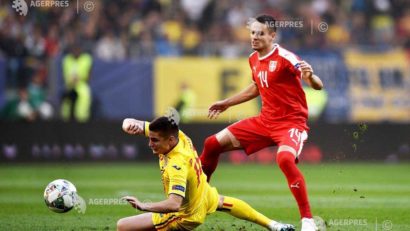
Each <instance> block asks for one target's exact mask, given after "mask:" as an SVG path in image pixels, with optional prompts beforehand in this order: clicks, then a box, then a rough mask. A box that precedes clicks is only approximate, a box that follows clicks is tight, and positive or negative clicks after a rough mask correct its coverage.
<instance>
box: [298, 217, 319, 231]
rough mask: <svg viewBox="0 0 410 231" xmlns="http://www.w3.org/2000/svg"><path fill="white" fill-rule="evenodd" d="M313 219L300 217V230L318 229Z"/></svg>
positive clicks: (314, 230)
mask: <svg viewBox="0 0 410 231" xmlns="http://www.w3.org/2000/svg"><path fill="white" fill-rule="evenodd" d="M318 230H319V229H318V228H317V227H316V224H315V221H314V220H313V218H303V219H302V230H301V231H318Z"/></svg>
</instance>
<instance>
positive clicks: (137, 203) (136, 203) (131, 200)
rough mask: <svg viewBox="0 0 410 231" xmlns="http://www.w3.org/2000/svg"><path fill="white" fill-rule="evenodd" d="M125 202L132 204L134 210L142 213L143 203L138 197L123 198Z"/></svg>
mask: <svg viewBox="0 0 410 231" xmlns="http://www.w3.org/2000/svg"><path fill="white" fill-rule="evenodd" d="M121 199H123V200H126V201H127V202H128V203H130V205H131V206H132V207H133V208H134V209H138V210H141V211H142V208H141V202H140V201H139V200H138V199H137V198H136V197H132V196H125V197H123V198H121Z"/></svg>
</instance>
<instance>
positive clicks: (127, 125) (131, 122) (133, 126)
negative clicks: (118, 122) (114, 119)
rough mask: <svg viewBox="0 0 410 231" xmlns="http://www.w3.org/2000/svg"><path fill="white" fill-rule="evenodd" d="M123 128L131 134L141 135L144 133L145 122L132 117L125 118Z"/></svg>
mask: <svg viewBox="0 0 410 231" xmlns="http://www.w3.org/2000/svg"><path fill="white" fill-rule="evenodd" d="M122 130H123V131H124V132H126V133H128V134H130V135H141V134H143V133H144V122H143V121H140V120H136V119H132V118H127V119H124V121H123V122H122Z"/></svg>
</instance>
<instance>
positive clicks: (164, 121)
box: [149, 116, 179, 138]
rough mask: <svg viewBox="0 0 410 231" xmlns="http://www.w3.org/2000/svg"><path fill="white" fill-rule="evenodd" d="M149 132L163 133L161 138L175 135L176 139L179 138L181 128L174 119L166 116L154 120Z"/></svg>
mask: <svg viewBox="0 0 410 231" xmlns="http://www.w3.org/2000/svg"><path fill="white" fill-rule="evenodd" d="M149 130H150V131H153V132H159V133H161V136H164V137H170V136H171V135H173V136H175V138H178V132H179V128H178V125H177V123H176V122H175V121H174V120H173V119H171V118H168V117H166V116H161V117H158V118H156V119H154V120H153V121H152V122H151V123H150V124H149Z"/></svg>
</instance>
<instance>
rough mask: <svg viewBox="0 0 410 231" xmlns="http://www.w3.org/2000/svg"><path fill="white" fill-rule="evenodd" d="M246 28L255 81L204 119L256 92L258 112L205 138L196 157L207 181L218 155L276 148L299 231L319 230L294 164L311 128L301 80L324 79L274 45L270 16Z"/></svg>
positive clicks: (315, 85) (314, 85)
mask: <svg viewBox="0 0 410 231" xmlns="http://www.w3.org/2000/svg"><path fill="white" fill-rule="evenodd" d="M249 28H250V33H251V34H250V36H251V45H252V49H253V50H254V52H253V53H252V54H251V55H250V56H249V65H250V68H251V69H252V80H253V83H251V84H250V85H249V86H248V87H247V88H245V89H244V90H242V91H241V92H239V93H238V94H236V95H234V96H232V97H229V98H227V99H224V100H221V101H218V102H216V103H214V104H213V105H211V107H210V108H209V115H208V117H209V118H210V119H213V118H216V117H217V116H218V115H219V114H220V113H222V112H223V111H225V110H226V109H228V108H229V107H231V106H234V105H237V104H241V103H243V102H246V101H249V100H251V99H253V98H255V97H257V96H258V95H260V96H261V99H262V109H261V112H260V114H259V115H258V116H255V117H251V118H247V119H244V120H241V121H239V122H236V123H234V124H232V125H230V126H229V127H228V128H225V129H224V130H222V131H220V132H219V133H217V134H215V135H212V136H210V137H208V138H207V139H206V140H205V143H204V149H203V152H202V155H201V157H200V158H201V161H202V168H203V170H204V172H205V174H206V175H207V176H208V181H209V180H210V177H211V175H212V173H213V172H214V171H215V169H216V166H217V164H218V159H219V155H220V154H221V153H223V152H226V151H230V150H236V149H243V150H244V151H245V152H246V153H247V154H248V155H251V154H252V153H254V152H256V151H258V150H260V149H262V148H265V147H268V146H278V153H277V157H276V162H277V164H278V166H279V167H280V169H281V170H282V172H283V173H284V175H285V176H286V179H287V181H288V186H289V189H290V191H291V192H292V194H293V196H294V197H295V199H296V202H297V204H298V207H299V212H300V214H301V218H302V231H311V230H317V227H316V225H315V223H314V221H313V219H312V214H311V211H310V205H309V201H308V196H307V190H306V184H305V180H304V178H303V175H302V173H301V172H300V171H299V169H298V168H297V166H296V163H297V159H298V156H299V154H300V152H301V150H302V147H303V143H304V142H305V140H306V139H307V136H308V135H307V130H308V129H309V128H308V126H307V124H306V123H307V118H308V108H307V104H306V97H305V93H304V91H303V89H302V82H301V81H302V79H303V80H304V81H305V82H306V83H307V84H308V85H309V86H310V87H312V88H314V89H316V90H320V89H322V88H323V83H322V81H321V80H320V78H319V77H318V76H316V75H314V74H313V69H312V67H311V66H310V65H309V64H308V63H307V62H305V61H303V60H301V59H300V58H299V57H298V56H296V55H295V54H293V53H292V52H290V51H288V50H286V49H284V48H282V47H280V46H279V45H278V44H275V43H273V40H274V39H275V35H276V27H275V19H274V18H273V17H272V16H269V15H261V16H258V17H257V18H256V19H254V20H253V21H251V22H250V23H249Z"/></svg>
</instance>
